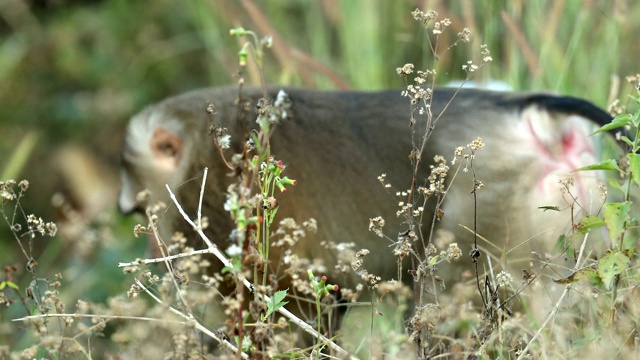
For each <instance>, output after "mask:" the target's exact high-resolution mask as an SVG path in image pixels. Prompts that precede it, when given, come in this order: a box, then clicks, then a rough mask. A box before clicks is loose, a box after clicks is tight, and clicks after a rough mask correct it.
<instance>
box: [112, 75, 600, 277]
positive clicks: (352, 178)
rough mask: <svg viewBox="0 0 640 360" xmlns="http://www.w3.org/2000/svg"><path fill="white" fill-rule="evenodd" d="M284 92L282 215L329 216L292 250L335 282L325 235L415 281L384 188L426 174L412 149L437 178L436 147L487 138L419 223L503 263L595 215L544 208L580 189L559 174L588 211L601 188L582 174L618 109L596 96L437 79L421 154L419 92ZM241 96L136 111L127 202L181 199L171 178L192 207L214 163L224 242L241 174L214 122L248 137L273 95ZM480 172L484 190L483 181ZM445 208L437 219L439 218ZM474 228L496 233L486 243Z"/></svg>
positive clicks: (522, 262) (443, 150)
mask: <svg viewBox="0 0 640 360" xmlns="http://www.w3.org/2000/svg"><path fill="white" fill-rule="evenodd" d="M279 90H280V89H279V88H275V87H274V88H269V89H268V91H267V95H268V97H269V98H271V99H275V98H276V97H277V95H276V94H277V93H278V91H279ZM283 90H284V92H285V93H286V94H287V96H288V98H289V99H290V102H291V109H290V112H291V118H290V119H287V120H285V121H283V122H282V123H280V124H279V125H277V127H276V128H275V130H274V131H273V135H272V138H271V146H272V147H271V153H272V154H276V155H277V157H278V159H282V160H283V161H284V163H285V164H286V166H287V167H286V169H287V170H286V171H287V176H289V177H291V178H293V179H296V180H297V183H298V184H297V185H296V186H295V187H294V188H292V189H291V190H290V191H287V193H285V194H279V195H277V202H278V205H279V210H278V213H277V217H278V218H279V219H283V218H286V217H293V218H295V219H296V220H297V221H303V220H306V219H309V218H313V219H315V220H316V221H317V224H318V226H317V233H316V234H313V235H308V238H305V239H304V240H303V242H302V243H300V244H297V246H296V248H295V249H294V251H295V253H296V254H297V255H298V256H300V257H303V258H308V259H314V258H322V259H324V261H325V262H326V271H327V275H328V276H329V278H330V279H331V275H332V274H331V272H332V269H333V266H334V265H335V264H336V261H337V260H336V259H337V258H338V257H339V256H338V255H340V254H339V251H336V250H331V249H329V248H327V247H323V246H321V243H322V241H332V242H335V243H341V242H346V243H355V245H356V248H366V249H369V251H370V253H369V255H368V256H367V257H366V259H365V267H366V268H367V271H369V272H370V273H372V274H376V275H380V276H382V277H386V278H397V277H399V276H404V277H403V280H405V281H409V282H411V281H413V280H415V278H414V277H412V276H410V275H406V274H404V275H403V274H398V265H397V259H396V258H395V256H394V255H393V254H392V251H393V240H395V237H396V236H398V234H404V233H406V232H407V231H408V230H407V229H408V225H407V224H406V223H404V222H403V219H402V218H401V217H398V197H396V196H395V191H396V190H394V191H390V190H389V188H387V187H385V186H383V184H381V183H380V180H379V177H380V176H381V175H382V174H385V175H384V182H385V183H387V184H391V185H392V188H393V189H397V190H398V191H400V192H401V191H403V190H406V189H408V188H409V187H410V184H411V181H412V180H411V179H412V176H413V174H414V173H413V167H412V160H411V159H413V161H415V160H416V156H419V157H420V158H421V159H424V162H425V163H426V164H425V166H423V167H421V168H420V169H419V172H418V173H417V174H416V178H417V182H418V183H419V184H425V179H426V178H427V177H428V176H429V173H428V172H429V171H428V169H429V168H428V165H433V161H432V160H431V159H433V157H434V156H435V155H442V156H445V157H448V158H449V159H450V158H452V155H453V154H454V151H455V149H456V148H457V147H459V146H464V145H465V144H468V143H470V142H471V141H472V140H474V139H476V138H477V137H480V138H482V139H483V141H484V143H485V147H484V148H482V149H480V150H479V151H478V152H477V153H476V154H475V155H474V162H473V171H467V172H464V171H459V172H458V174H457V176H456V179H455V180H454V181H452V182H450V183H447V186H448V187H447V189H446V193H445V198H444V202H443V203H442V204H441V205H439V204H434V203H433V202H431V203H428V204H427V205H426V206H425V207H424V213H425V215H424V217H423V219H424V221H423V222H422V226H421V227H420V229H418V230H417V231H422V233H423V234H429V233H430V231H431V224H432V223H434V224H435V229H436V230H439V231H443V232H444V233H445V234H449V235H452V236H453V240H452V241H453V242H455V243H457V244H458V246H459V247H460V249H461V253H462V254H463V255H466V254H468V253H469V252H470V250H471V249H472V248H473V246H474V244H475V243H477V244H478V246H479V247H480V249H482V251H483V253H484V256H487V257H491V256H493V259H495V260H496V262H495V263H494V266H496V265H497V264H498V263H499V262H501V261H503V262H506V268H510V269H512V270H514V271H515V272H519V271H521V270H527V271H528V272H530V271H531V270H530V265H529V263H530V261H531V256H532V255H531V254H532V252H536V253H539V254H544V253H545V252H549V251H551V249H552V248H553V246H554V244H555V243H556V240H557V238H558V236H559V235H560V234H562V233H563V232H565V233H566V232H568V231H570V230H571V228H572V226H573V225H574V224H575V223H576V222H577V219H578V218H579V216H581V215H584V213H578V211H577V210H574V211H573V212H574V213H572V212H571V211H562V212H556V211H543V209H541V207H549V206H553V207H558V208H568V207H570V205H571V204H570V203H569V202H570V201H571V200H570V197H568V196H566V194H565V195H564V196H563V194H562V193H561V190H560V187H561V186H560V185H559V184H558V180H559V179H562V178H564V177H568V176H572V177H573V179H574V181H573V183H574V188H573V189H572V190H571V194H572V196H574V197H575V198H576V199H577V201H578V202H580V204H583V207H585V208H587V207H588V205H589V204H592V203H593V198H595V197H596V196H597V195H596V193H595V190H594V189H595V188H596V187H597V184H598V175H597V174H596V173H593V172H574V173H572V170H575V169H578V168H580V167H583V166H587V165H591V164H594V163H596V162H597V159H598V151H599V150H598V140H597V139H596V138H595V137H590V136H589V135H590V134H591V133H592V132H593V131H594V129H596V128H597V127H596V126H597V125H603V124H605V123H608V122H609V121H610V120H611V117H610V115H609V114H608V113H606V112H605V111H603V110H602V109H600V108H598V107H597V106H595V105H593V104H591V103H589V102H588V101H586V100H582V99H578V98H573V97H568V96H559V95H553V94H547V93H537V92H522V93H519V92H499V91H488V90H481V89H455V88H437V89H435V90H434V91H433V96H432V99H431V100H430V101H429V103H430V106H429V108H428V109H427V111H429V112H431V113H432V114H433V119H437V121H434V122H433V124H432V125H431V127H432V133H431V136H430V138H429V139H428V141H427V142H426V147H425V150H424V151H423V152H422V153H421V154H419V155H415V154H414V155H412V157H411V158H410V156H409V155H410V153H411V151H412V148H415V147H417V146H416V145H415V144H419V140H420V134H422V133H423V132H421V130H420V129H421V128H420V127H421V126H422V127H423V128H422V129H424V126H425V125H424V124H421V123H417V124H413V125H412V122H411V121H410V119H411V118H412V110H411V109H412V107H411V104H410V100H409V99H408V98H407V97H405V96H403V95H402V92H401V91H400V90H384V91H377V92H356V91H320V90H309V89H300V88H284V89H283ZM238 94H239V93H238V89H237V88H234V87H220V88H209V89H202V90H195V91H192V92H188V93H185V94H182V95H178V96H175V97H170V98H168V99H165V100H163V101H161V102H159V103H157V104H154V105H150V106H148V107H147V108H145V109H144V110H142V111H141V112H140V113H138V114H137V115H135V116H134V117H133V118H132V119H131V121H130V123H129V125H128V129H127V135H126V141H125V145H124V148H123V152H122V172H121V181H122V188H121V191H120V196H119V200H118V206H119V209H120V211H121V212H122V213H124V214H128V213H131V212H134V211H139V210H141V209H143V208H144V206H145V204H141V203H140V201H139V200H137V197H136V196H137V194H138V193H139V192H140V191H142V190H144V189H148V190H150V191H151V198H150V199H149V201H148V203H154V202H156V201H163V202H165V203H170V201H169V198H168V194H167V192H166V190H165V188H164V186H165V184H168V185H169V187H170V188H171V189H173V190H174V191H175V192H176V193H177V197H178V200H179V201H180V203H181V204H182V206H184V208H185V210H186V212H187V213H188V214H190V216H192V217H194V216H195V213H196V209H197V205H198V199H199V195H200V181H201V179H202V173H203V168H205V167H207V168H208V169H209V175H208V177H207V182H206V185H205V195H204V198H203V205H202V208H203V213H204V215H206V216H207V217H208V219H209V226H208V229H207V230H206V233H207V235H208V236H209V238H210V239H212V240H213V241H215V242H216V244H217V245H218V246H219V247H221V248H223V249H224V248H226V247H228V246H229V244H230V242H229V238H230V233H231V232H232V230H233V228H234V224H233V222H232V221H231V219H230V217H229V214H228V213H227V212H226V211H225V210H224V203H225V199H226V198H225V194H226V192H227V191H228V186H229V184H231V183H232V182H233V181H234V176H233V174H232V172H231V171H230V170H229V169H228V168H227V167H225V165H224V163H223V161H222V159H221V156H220V154H219V151H218V149H217V148H216V146H215V144H214V141H213V140H212V138H211V134H210V131H209V127H210V122H211V121H213V122H214V123H218V125H219V126H221V127H225V128H227V129H228V131H229V133H230V134H231V135H232V139H235V141H236V143H242V142H243V141H244V140H246V134H247V133H248V131H246V128H249V127H251V125H252V124H253V123H254V120H255V116H256V115H255V111H254V109H255V106H256V103H257V102H258V99H260V98H262V97H263V96H264V93H263V91H262V90H261V89H255V88H247V89H243V93H242V101H240V100H239V95H238ZM209 104H212V105H213V107H214V108H215V112H214V113H213V114H210V113H208V112H207V111H206V109H207V107H208V106H209ZM418 116H419V115H415V117H418ZM253 125H255V124H253ZM242 129H245V130H242ZM416 129H417V130H416ZM412 131H415V133H414V136H413V139H412ZM416 134H417V135H416ZM243 139H244V140H243ZM235 151H239V148H236V149H235ZM450 166H451V167H452V168H453V165H451V164H450ZM230 173H231V174H230ZM472 173H476V174H477V178H478V179H479V180H480V181H481V182H482V184H483V185H484V186H483V188H480V189H477V190H474V178H473V175H472ZM449 184H450V187H449ZM474 192H475V194H474ZM474 195H475V196H477V201H474ZM436 205H437V206H436ZM436 208H437V209H436ZM434 213H435V214H437V220H435V221H431V219H432V218H433V215H434ZM161 215H163V216H161V219H160V224H161V225H162V224H164V228H163V229H162V235H163V236H169V235H170V234H171V233H173V232H174V231H182V232H184V233H185V234H187V237H188V238H189V239H190V241H194V242H195V241H197V235H196V234H195V233H194V231H193V229H190V228H189V226H188V225H187V224H186V222H184V221H183V219H181V217H180V216H179V215H178V214H177V212H176V211H175V206H171V205H169V207H168V210H167V211H166V212H165V213H163V214H161ZM377 216H381V217H383V218H384V219H385V222H386V225H385V227H384V232H385V234H389V237H390V238H386V239H385V238H381V237H379V236H376V234H374V233H373V232H371V231H369V225H370V221H371V219H372V218H375V217H377ZM470 229H471V231H470ZM473 230H475V232H476V233H477V234H478V235H480V236H482V238H483V239H486V241H484V240H477V238H475V237H474V233H473ZM200 244H201V247H204V244H202V243H200ZM196 247H198V246H196ZM438 250H442V249H438ZM419 251H425V250H424V249H422V250H419ZM505 255H506V256H505ZM274 256H281V254H279V255H278V254H276V255H274ZM274 261H275V262H277V261H278V260H274ZM438 267H441V269H439V270H442V271H438V272H437V274H438V276H440V277H441V278H444V280H443V281H445V282H449V283H451V282H456V281H459V280H460V279H462V278H463V274H465V273H467V274H468V272H471V273H473V272H474V268H473V264H472V261H471V260H469V258H468V256H467V257H466V258H465V257H464V256H463V259H462V260H459V261H457V262H455V263H446V262H443V263H442V265H438ZM404 269H405V270H406V267H404ZM336 276H339V275H336ZM345 281H346V280H345Z"/></svg>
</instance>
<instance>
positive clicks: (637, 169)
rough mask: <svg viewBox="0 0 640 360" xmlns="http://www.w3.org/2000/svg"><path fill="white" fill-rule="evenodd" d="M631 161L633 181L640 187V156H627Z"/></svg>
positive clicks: (630, 167)
mask: <svg viewBox="0 0 640 360" xmlns="http://www.w3.org/2000/svg"><path fill="white" fill-rule="evenodd" d="M627 159H629V170H631V180H633V182H635V183H636V184H637V185H640V156H639V155H638V154H627Z"/></svg>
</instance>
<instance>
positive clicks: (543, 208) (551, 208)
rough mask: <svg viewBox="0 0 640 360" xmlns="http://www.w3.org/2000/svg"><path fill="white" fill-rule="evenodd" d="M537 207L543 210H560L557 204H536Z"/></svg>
mask: <svg viewBox="0 0 640 360" xmlns="http://www.w3.org/2000/svg"><path fill="white" fill-rule="evenodd" d="M538 209H541V210H542V211H543V212H544V211H547V210H551V211H560V207H558V206H538Z"/></svg>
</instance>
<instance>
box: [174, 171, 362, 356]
mask: <svg viewBox="0 0 640 360" xmlns="http://www.w3.org/2000/svg"><path fill="white" fill-rule="evenodd" d="M207 173H208V169H207V168H205V169H204V179H203V180H202V189H201V190H200V202H199V204H200V205H201V204H202V197H203V196H204V185H205V184H206V179H207ZM166 187H167V191H169V196H170V197H171V200H172V201H173V203H174V204H175V205H176V208H177V209H178V211H179V212H180V214H181V215H182V217H183V218H184V220H185V221H186V222H187V223H189V225H191V226H192V227H193V228H194V229H195V230H196V232H197V233H198V234H199V235H200V237H201V238H202V240H203V241H204V242H205V244H207V247H208V250H209V253H211V254H213V255H214V256H215V257H217V258H218V260H220V261H221V262H222V264H223V265H224V266H226V267H229V268H233V264H232V263H231V261H230V260H229V259H227V257H226V256H225V255H224V254H223V253H222V251H220V249H219V248H218V246H216V245H215V244H214V243H213V242H211V240H210V239H209V238H208V237H207V235H205V233H204V232H203V231H202V227H201V226H196V224H195V223H194V222H193V221H192V220H191V218H189V215H187V213H186V212H185V211H184V209H183V208H182V206H181V205H180V203H179V202H178V199H177V198H176V196H175V194H174V193H173V191H171V188H169V185H166ZM198 213H199V214H200V213H201V209H200V208H199V209H198ZM242 284H243V285H244V286H245V287H246V288H247V289H249V291H251V292H253V291H254V286H253V284H251V282H249V281H248V280H247V279H242ZM260 297H261V298H262V300H263V301H264V302H265V303H269V302H270V301H271V298H270V297H269V296H267V295H260ZM278 312H279V313H280V314H282V315H283V316H285V317H286V318H287V319H289V320H290V321H292V322H293V323H294V324H296V325H297V326H299V327H300V328H301V329H302V330H303V331H305V332H306V333H308V334H310V335H311V336H313V337H315V338H316V339H318V340H319V341H320V342H322V343H324V344H327V346H328V347H329V348H331V350H333V351H335V352H336V353H338V354H339V357H340V358H348V359H354V360H355V359H357V358H356V357H354V356H351V355H350V354H349V353H348V352H347V351H346V350H344V349H343V348H341V347H340V346H338V345H337V344H336V343H335V342H333V341H332V340H331V339H329V338H327V337H326V336H324V335H322V334H320V333H319V332H318V331H316V330H315V329H314V328H313V327H311V325H309V324H307V323H306V322H304V321H303V320H301V319H299V318H298V317H297V316H295V315H294V314H292V313H291V312H289V311H288V310H287V309H285V308H279V309H278Z"/></svg>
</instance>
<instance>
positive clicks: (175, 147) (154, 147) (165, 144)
mask: <svg viewBox="0 0 640 360" xmlns="http://www.w3.org/2000/svg"><path fill="white" fill-rule="evenodd" d="M150 146H151V154H152V155H153V163H154V167H155V168H156V170H162V171H166V172H172V171H174V170H176V169H177V168H178V166H179V165H180V159H182V155H183V150H184V142H183V140H182V137H180V135H178V134H176V133H174V132H171V131H169V130H167V129H165V128H163V127H161V126H159V127H158V128H157V129H156V130H155V131H154V132H153V135H152V136H151V144H150Z"/></svg>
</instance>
